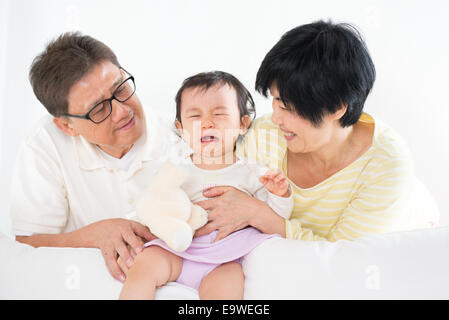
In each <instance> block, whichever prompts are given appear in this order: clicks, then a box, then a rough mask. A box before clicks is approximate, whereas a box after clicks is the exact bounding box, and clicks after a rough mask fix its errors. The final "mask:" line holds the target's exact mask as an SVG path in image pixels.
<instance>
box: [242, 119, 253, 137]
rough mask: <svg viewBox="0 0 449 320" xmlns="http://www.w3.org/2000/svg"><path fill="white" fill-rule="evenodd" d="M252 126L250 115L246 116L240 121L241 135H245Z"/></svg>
mask: <svg viewBox="0 0 449 320" xmlns="http://www.w3.org/2000/svg"><path fill="white" fill-rule="evenodd" d="M250 125H251V118H250V117H249V116H248V115H244V116H243V117H242V118H241V119H240V134H241V135H243V134H245V133H246V131H248V129H249V127H250Z"/></svg>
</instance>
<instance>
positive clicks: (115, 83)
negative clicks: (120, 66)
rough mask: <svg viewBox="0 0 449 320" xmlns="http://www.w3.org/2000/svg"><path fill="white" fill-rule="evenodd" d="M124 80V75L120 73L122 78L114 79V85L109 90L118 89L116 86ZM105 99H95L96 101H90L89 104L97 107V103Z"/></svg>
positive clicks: (91, 106)
mask: <svg viewBox="0 0 449 320" xmlns="http://www.w3.org/2000/svg"><path fill="white" fill-rule="evenodd" d="M122 81H123V75H122V74H120V78H118V79H117V80H115V81H114V83H113V84H112V86H111V87H110V88H109V90H111V91H114V90H115V89H116V87H117V86H118V85H119V84H120V83H121V82H122ZM104 100H105V99H97V100H95V102H93V103H90V104H89V106H90V107H89V108H90V109H91V108H93V107H95V106H96V105H97V104H99V103H100V102H102V101H104Z"/></svg>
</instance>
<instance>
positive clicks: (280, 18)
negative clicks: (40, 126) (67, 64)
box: [0, 0, 449, 233]
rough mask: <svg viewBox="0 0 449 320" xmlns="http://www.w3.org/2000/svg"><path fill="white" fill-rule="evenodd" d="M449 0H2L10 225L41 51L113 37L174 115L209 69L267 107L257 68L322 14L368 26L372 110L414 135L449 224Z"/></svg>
mask: <svg viewBox="0 0 449 320" xmlns="http://www.w3.org/2000/svg"><path fill="white" fill-rule="evenodd" d="M448 9H449V1H447V0H442V1H357V0H346V1H343V0H340V1H299V0H294V1H282V0H277V1H273V0H268V1H265V0H255V1H244V0H226V1H211V0H209V1H206V0H188V1H166V0H161V1H151V0H148V1H137V0H134V1H133V0H127V1H124V0H121V1H111V0H108V1H105V0H91V1H88V0H85V1H82V0H78V1H76V0H71V1H69V0H39V1H38V0H29V1H26V0H11V1H9V0H0V168H1V169H0V170H1V171H0V174H1V177H0V231H1V232H4V233H9V231H10V230H9V229H10V219H9V185H10V182H11V173H12V168H13V166H14V162H15V158H16V154H17V150H18V147H19V144H20V142H21V141H22V139H23V138H24V136H25V134H26V133H27V131H28V130H29V128H30V127H31V126H32V125H33V124H34V123H35V122H36V121H37V120H38V119H39V118H40V117H41V116H42V115H43V114H45V112H46V111H45V109H44V108H43V106H42V105H40V103H39V102H38V101H37V100H36V99H35V97H34V95H33V93H32V90H31V87H30V85H29V82H28V70H29V66H30V64H31V61H32V59H33V58H34V56H36V55H37V54H38V53H39V52H40V51H42V50H43V49H44V46H45V44H46V43H47V42H48V41H49V40H50V39H52V38H54V37H56V36H57V35H59V34H60V33H62V32H64V31H72V30H80V31H82V32H83V33H86V34H89V35H91V36H93V37H95V38H97V39H99V40H101V41H103V42H105V43H106V44H107V45H109V46H110V47H111V48H112V49H113V50H114V51H115V53H116V54H117V56H118V58H119V61H120V63H121V64H122V65H123V66H124V67H125V68H126V69H127V70H128V71H130V72H131V73H133V75H134V76H135V78H136V84H137V90H138V91H137V93H138V95H139V97H140V99H141V100H142V102H143V103H144V106H145V108H147V109H149V108H156V109H159V110H161V111H164V112H166V113H167V115H168V116H171V117H174V110H175V104H174V95H175V93H176V91H177V89H178V88H179V86H180V84H181V82H182V80H183V79H185V78H186V77H188V76H190V75H192V74H195V73H198V72H201V71H210V70H223V71H227V72H230V73H232V74H234V75H235V76H237V77H238V78H239V79H240V80H241V81H242V82H243V83H244V84H245V85H246V86H247V87H248V88H249V89H250V91H251V92H252V93H253V95H254V98H255V101H256V104H257V114H258V115H262V114H264V113H266V112H269V111H270V109H271V102H270V100H266V99H264V98H263V97H261V96H260V95H259V94H257V93H255V92H254V81H255V76H256V72H257V70H258V67H259V65H260V63H261V61H262V59H263V57H264V56H265V54H266V53H267V52H268V50H269V49H270V48H271V47H272V46H273V45H274V44H275V43H276V42H277V41H278V40H279V38H280V37H281V35H282V34H283V33H285V32H286V31H288V30H290V29H291V28H293V27H295V26H298V25H300V24H305V23H310V22H312V21H315V20H318V19H329V18H330V19H332V20H333V21H335V22H349V23H352V24H354V25H356V26H357V27H358V28H359V29H360V30H361V31H362V33H363V35H364V37H365V39H366V42H367V45H368V48H369V50H370V52H371V55H372V58H373V60H374V63H375V65H376V69H377V80H376V83H375V85H374V90H373V92H372V94H371V95H370V97H369V98H368V101H367V103H366V107H365V110H366V111H367V112H369V113H370V114H372V115H373V116H374V117H377V118H380V119H382V120H383V121H384V122H386V123H387V124H389V125H391V126H393V127H394V128H395V129H396V130H397V131H398V132H399V133H400V134H401V135H402V136H403V137H404V138H405V140H406V141H407V142H408V144H409V146H410V149H411V150H412V153H413V155H414V160H415V168H416V174H417V176H418V177H419V179H420V180H421V181H422V182H424V184H425V185H426V186H427V187H428V188H429V190H430V191H431V193H432V194H433V195H434V197H435V198H436V200H437V203H438V206H439V208H440V211H441V224H445V225H447V224H449V201H448V199H447V198H448V195H449V194H448V191H447V190H448V186H447V183H448V182H449V103H448V91H449V82H448V76H449V62H448V58H449V40H448V38H447V32H448V31H449V19H448V16H447V15H448V13H449V10H448Z"/></svg>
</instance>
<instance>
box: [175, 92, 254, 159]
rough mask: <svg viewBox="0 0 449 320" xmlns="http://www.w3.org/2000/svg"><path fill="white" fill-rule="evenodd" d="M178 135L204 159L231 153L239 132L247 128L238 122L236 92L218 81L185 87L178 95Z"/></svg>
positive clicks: (238, 113)
mask: <svg viewBox="0 0 449 320" xmlns="http://www.w3.org/2000/svg"><path fill="white" fill-rule="evenodd" d="M176 127H177V128H178V129H181V135H182V137H183V138H184V140H186V141H187V142H188V143H189V145H190V147H191V148H192V149H193V151H194V152H195V154H201V155H202V156H203V157H207V158H218V157H223V156H225V155H227V154H229V153H231V154H232V153H233V150H234V145H235V142H236V140H237V137H238V136H239V134H243V133H244V132H245V131H246V129H247V124H245V121H243V122H242V121H241V118H240V112H239V108H238V102H237V93H236V91H235V89H234V88H232V87H230V86H228V85H226V84H225V85H221V84H217V85H214V86H212V87H210V88H209V89H207V90H204V88H199V87H198V88H188V89H186V90H185V91H184V92H183V93H182V97H181V123H179V122H177V123H176Z"/></svg>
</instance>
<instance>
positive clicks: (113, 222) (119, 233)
mask: <svg viewBox="0 0 449 320" xmlns="http://www.w3.org/2000/svg"><path fill="white" fill-rule="evenodd" d="M88 227H89V228H90V229H91V230H90V231H91V232H94V236H95V237H96V243H97V247H98V248H100V250H101V253H102V254H103V258H104V260H105V263H106V266H107V268H108V270H109V272H110V273H111V275H112V276H113V277H114V278H115V279H117V280H119V281H121V282H123V281H125V277H126V276H125V274H126V271H127V270H123V269H124V268H122V267H121V266H120V265H119V263H118V261H120V260H121V262H123V266H127V267H128V268H129V267H131V265H132V264H133V260H134V259H133V257H135V256H136V255H137V254H138V253H139V252H141V251H142V249H143V245H144V241H145V242H147V241H151V240H153V239H155V238H156V237H155V236H154V235H152V234H151V232H150V230H149V229H148V227H145V226H143V225H142V224H140V223H138V222H136V221H132V220H127V219H120V218H117V219H107V220H101V221H98V222H95V223H93V224H91V225H89V226H88ZM119 259H120V260H119ZM121 264H122V263H121Z"/></svg>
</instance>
